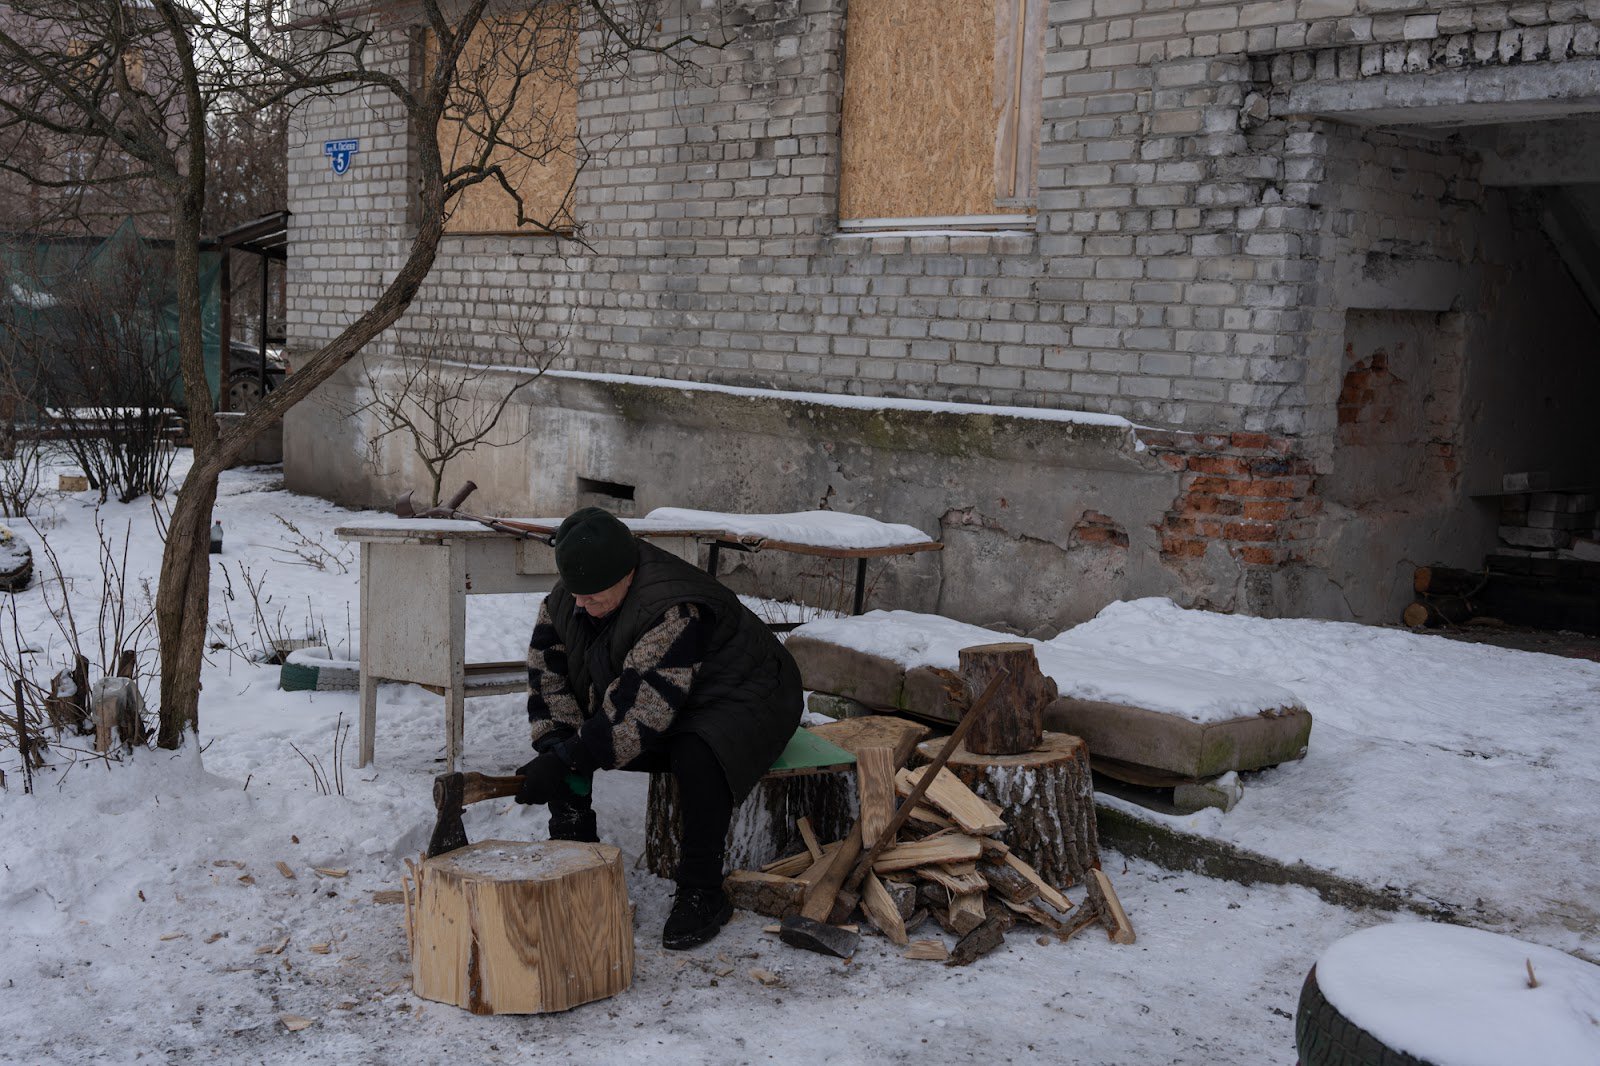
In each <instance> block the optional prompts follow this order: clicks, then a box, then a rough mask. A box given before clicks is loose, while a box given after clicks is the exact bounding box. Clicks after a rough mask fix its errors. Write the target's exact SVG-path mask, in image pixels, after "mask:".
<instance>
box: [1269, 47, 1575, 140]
mask: <svg viewBox="0 0 1600 1066" xmlns="http://www.w3.org/2000/svg"><path fill="white" fill-rule="evenodd" d="M1597 112H1600V61H1591V60H1586V61H1582V62H1570V63H1527V64H1523V65H1520V66H1515V67H1479V68H1475V69H1472V70H1452V71H1447V72H1442V73H1431V74H1385V75H1377V76H1374V77H1370V78H1362V79H1360V80H1357V81H1346V80H1326V81H1308V82H1302V83H1300V84H1297V85H1293V86H1290V87H1289V88H1288V90H1287V91H1286V92H1283V93H1282V94H1281V95H1278V96H1276V97H1275V98H1274V100H1273V105H1272V113H1273V115H1274V117H1279V118H1286V117H1290V116H1315V117H1319V118H1331V119H1337V120H1339V121H1342V122H1352V123H1356V124H1359V125H1363V126H1418V125H1420V126H1438V125H1441V124H1460V125H1486V124H1490V123H1498V122H1513V121H1539V120H1545V119H1558V118H1567V117H1571V116H1574V115H1582V114H1592V113H1597Z"/></svg>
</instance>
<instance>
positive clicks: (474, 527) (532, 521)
mask: <svg viewBox="0 0 1600 1066" xmlns="http://www.w3.org/2000/svg"><path fill="white" fill-rule="evenodd" d="M494 517H495V519H496V520H497V521H503V522H520V523H522V524H524V525H530V526H540V527H542V528H547V529H549V530H551V531H552V532H554V531H555V529H556V528H557V527H558V526H560V525H561V523H562V521H563V520H564V519H562V518H512V517H506V516H500V515H496V516H494ZM622 523H623V524H624V525H626V526H627V527H628V528H629V529H631V530H633V531H634V532H635V533H640V534H643V535H645V536H649V535H651V534H662V533H683V532H693V533H702V534H705V535H708V536H709V535H711V534H713V533H717V532H720V531H721V529H722V527H721V526H717V525H703V524H698V523H696V524H691V525H686V524H684V523H681V522H679V523H673V522H661V521H657V520H656V519H653V518H624V519H622ZM336 532H337V533H338V534H339V535H340V536H343V537H356V536H360V535H362V534H366V533H369V532H370V533H379V534H386V533H390V532H403V533H415V534H417V535H418V536H422V535H425V534H426V535H432V536H442V535H448V534H451V533H477V534H483V535H485V536H495V535H497V534H496V531H495V530H493V529H490V528H489V527H488V526H486V525H484V524H483V523H482V522H473V521H470V520H467V519H462V518H401V517H399V516H398V515H390V516H386V517H382V518H369V519H362V520H361V522H359V523H351V524H347V525H341V526H340V527H339V528H338V530H336Z"/></svg>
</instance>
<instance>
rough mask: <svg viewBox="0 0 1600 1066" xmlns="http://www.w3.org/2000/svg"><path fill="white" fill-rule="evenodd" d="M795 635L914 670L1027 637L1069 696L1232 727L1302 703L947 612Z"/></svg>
mask: <svg viewBox="0 0 1600 1066" xmlns="http://www.w3.org/2000/svg"><path fill="white" fill-rule="evenodd" d="M795 632H796V633H797V634H800V635H802V636H807V637H812V638H814V639H816V640H825V641H828V642H829V643H832V644H840V645H843V646H845V647H849V648H855V649H857V650H859V651H863V652H867V653H869V654H871V655H878V656H882V657H883V658H886V659H890V660H892V661H894V662H897V663H900V664H901V665H903V666H905V667H907V668H908V669H909V668H911V667H916V666H934V667H941V668H943V669H946V670H954V669H956V667H957V666H958V665H959V664H960V654H959V653H960V651H961V649H962V648H967V647H971V646H972V645H974V644H992V643H994V642H996V641H1011V640H1020V641H1024V642H1025V643H1028V644H1032V645H1033V647H1034V652H1035V654H1036V655H1037V656H1038V658H1039V669H1040V670H1042V671H1043V672H1044V673H1045V674H1046V675H1048V676H1049V677H1051V678H1053V679H1055V683H1056V687H1057V689H1058V690H1059V691H1060V693H1061V695H1063V696H1071V697H1074V698H1076V699H1083V700H1101V701H1104V702H1107V703H1122V704H1127V705H1129V706H1133V707H1143V708H1145V709H1147V710H1152V711H1161V712H1163V713H1165V714H1171V715H1176V716H1178V717H1181V718H1187V719H1189V720H1190V721H1194V722H1225V721H1228V720H1229V719H1233V718H1243V717H1249V716H1252V715H1255V714H1257V713H1258V712H1260V711H1263V710H1270V709H1273V708H1279V707H1296V706H1299V704H1300V701H1299V700H1298V699H1297V698H1296V697H1295V694H1294V693H1293V692H1292V691H1290V690H1289V689H1287V688H1284V687H1282V686H1279V685H1274V684H1270V683H1268V682H1264V681H1260V680H1257V679H1255V678H1252V677H1249V676H1248V675H1246V676H1242V677H1235V676H1228V675H1225V674H1220V673H1214V672H1212V671H1210V670H1202V669H1200V668H1198V667H1194V666H1187V665H1177V664H1167V665H1156V664H1153V663H1150V662H1147V661H1145V660H1143V659H1141V658H1140V657H1138V656H1136V655H1128V654H1123V653H1119V652H1117V651H1115V650H1110V649H1107V648H1103V647H1098V646H1096V643H1095V642H1094V641H1085V640H1081V639H1074V638H1073V636H1072V634H1074V633H1076V632H1077V631H1076V630H1069V631H1068V632H1067V633H1064V634H1062V635H1061V636H1059V637H1057V638H1056V639H1055V640H1052V641H1039V640H1028V639H1027V638H1023V637H1013V636H1011V635H1009V634H1006V633H997V632H995V631H994V630H991V629H984V628H982V627H980V626H975V625H969V624H968V623H966V622H957V621H955V620H954V619H951V618H944V617H941V616H939V615H930V614H917V613H915V612H913V611H872V612H869V613H868V614H864V615H860V616H858V617H855V618H837V619H828V620H824V621H818V622H809V623H807V624H806V625H804V626H801V627H800V628H799V629H796V630H795Z"/></svg>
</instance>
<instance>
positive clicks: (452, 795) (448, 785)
mask: <svg viewBox="0 0 1600 1066" xmlns="http://www.w3.org/2000/svg"><path fill="white" fill-rule="evenodd" d="M410 495H411V494H410V493H409V492H408V493H406V496H410ZM466 787H467V786H466V775H465V774H462V773H453V774H440V775H439V776H438V777H436V778H434V779H433V805H434V807H435V808H436V809H437V810H438V812H439V816H438V819H437V820H436V821H435V822H434V823H433V836H431V837H429V838H428V858H430V859H432V858H434V857H436V856H439V855H443V854H444V853H445V852H447V851H455V850H456V849H457V848H464V847H466V846H467V827H466V826H464V825H462V824H461V811H462V809H463V808H464V807H465V806H466Z"/></svg>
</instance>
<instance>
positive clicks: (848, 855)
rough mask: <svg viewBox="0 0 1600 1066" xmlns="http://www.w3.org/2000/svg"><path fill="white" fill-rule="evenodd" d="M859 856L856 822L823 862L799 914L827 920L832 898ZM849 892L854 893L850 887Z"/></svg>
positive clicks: (859, 828) (859, 829) (818, 920)
mask: <svg viewBox="0 0 1600 1066" xmlns="http://www.w3.org/2000/svg"><path fill="white" fill-rule="evenodd" d="M860 854H861V823H860V822H857V823H856V824H855V825H854V826H853V827H851V829H850V835H849V836H847V837H845V838H844V840H843V841H842V842H841V843H840V845H839V847H838V849H837V850H836V851H834V853H833V854H832V855H831V856H829V857H828V858H827V859H824V860H823V861H824V862H826V863H827V867H826V868H825V869H824V870H823V871H822V873H821V875H820V876H818V878H817V880H816V882H815V883H814V884H813V885H812V886H811V889H810V891H808V892H807V893H806V903H805V906H804V907H803V908H801V911H800V913H801V914H802V915H803V916H804V917H806V918H810V919H811V920H812V921H815V922H821V921H825V920H827V917H828V915H829V914H831V913H832V912H833V900H834V897H835V896H837V895H838V894H839V889H840V887H841V886H843V885H844V883H845V879H846V878H847V877H849V876H850V872H851V869H852V867H854V865H855V862H856V858H857V856H859V855H860ZM851 891H852V892H853V891H855V888H854V886H851Z"/></svg>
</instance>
